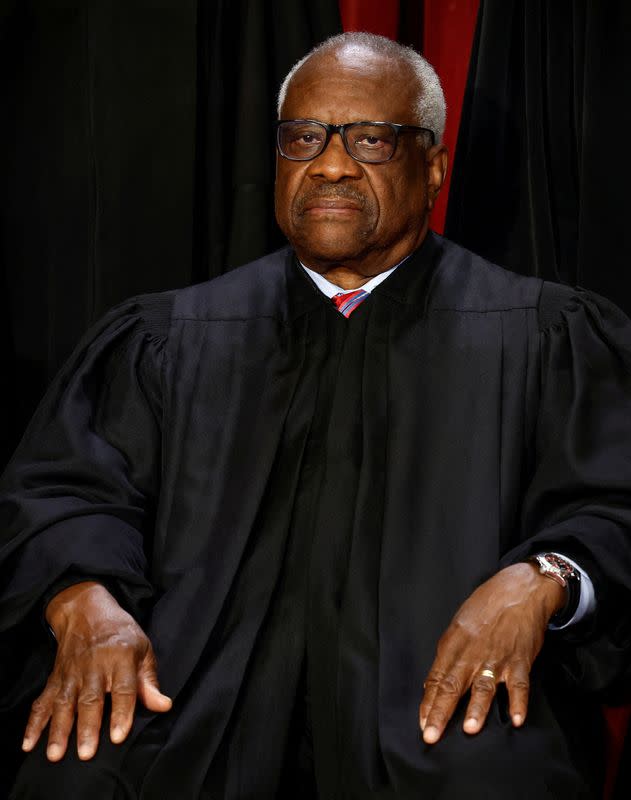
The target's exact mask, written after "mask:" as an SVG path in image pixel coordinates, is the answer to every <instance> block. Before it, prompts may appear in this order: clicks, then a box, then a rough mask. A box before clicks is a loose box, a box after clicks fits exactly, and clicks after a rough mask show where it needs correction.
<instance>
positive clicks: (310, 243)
mask: <svg viewBox="0 0 631 800" xmlns="http://www.w3.org/2000/svg"><path fill="white" fill-rule="evenodd" d="M335 227H336V228H339V226H335ZM288 238H289V241H290V242H291V244H292V246H293V247H294V249H295V250H296V252H297V253H298V254H299V255H300V256H301V257H303V260H304V259H313V260H315V261H326V262H336V263H341V262H344V261H354V260H356V259H358V258H361V257H362V255H363V254H364V253H365V252H366V250H367V241H366V238H367V236H366V233H365V232H363V231H361V232H358V231H357V230H342V231H341V232H340V230H339V229H338V230H334V231H332V230H330V229H329V230H326V229H325V230H318V231H316V232H312V231H309V232H308V233H307V232H306V231H300V232H296V235H294V236H292V237H288Z"/></svg>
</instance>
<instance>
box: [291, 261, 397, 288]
mask: <svg viewBox="0 0 631 800" xmlns="http://www.w3.org/2000/svg"><path fill="white" fill-rule="evenodd" d="M408 258H409V256H406V257H405V258H404V259H403V261H406V260H407V259H408ZM403 261H399V263H398V264H395V265H394V267H391V268H390V269H389V270H386V272H380V273H379V275H375V277H374V278H371V279H370V280H369V281H367V282H366V283H365V284H364V285H363V286H361V287H360V288H361V289H363V290H364V291H365V292H368V294H370V292H372V290H373V289H375V288H376V287H377V286H379V284H380V283H382V282H383V281H385V279H386V278H387V277H388V275H392V273H393V272H394V271H395V269H396V268H397V267H399V266H401V264H403ZM300 266H301V267H302V268H303V269H304V271H305V272H306V273H307V275H308V276H309V277H310V278H311V280H312V281H313V282H314V283H315V285H316V286H317V287H318V289H319V290H320V291H321V292H322V294H323V295H325V296H326V297H335V295H336V294H339V293H340V292H342V293H343V294H348V293H349V292H354V291H356V290H355V289H342V288H341V287H340V286H336V285H335V284H334V283H331V281H328V280H327V279H326V278H325V277H324V276H323V275H320V273H319V272H314V271H313V270H312V269H309V267H305V265H304V264H303V263H302V261H301V262H300Z"/></svg>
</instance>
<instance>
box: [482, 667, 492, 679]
mask: <svg viewBox="0 0 631 800" xmlns="http://www.w3.org/2000/svg"><path fill="white" fill-rule="evenodd" d="M480 677H481V678H490V679H491V680H493V681H494V680H495V673H494V672H493V670H492V669H483V670H482V672H481V673H480Z"/></svg>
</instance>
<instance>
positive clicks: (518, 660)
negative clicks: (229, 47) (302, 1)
mask: <svg viewBox="0 0 631 800" xmlns="http://www.w3.org/2000/svg"><path fill="white" fill-rule="evenodd" d="M279 118H280V120H281V121H280V122H279V125H278V150H279V154H278V162H277V183H276V213H277V218H278V222H279V225H280V227H281V228H282V230H283V231H284V233H285V234H286V236H287V238H288V240H289V241H290V243H291V248H290V249H286V250H282V251H280V252H278V253H275V254H273V255H271V256H268V257H266V258H263V259H261V260H260V261H258V262H255V263H254V264H251V265H248V266H246V267H244V268H242V269H239V270H235V271H233V272H232V273H230V274H228V275H225V276H223V277H221V278H219V279H218V280H215V281H212V282H210V283H208V284H204V285H201V286H198V287H193V288H190V289H186V290H183V291H179V292H175V293H169V294H164V295H153V296H147V297H143V298H137V299H135V300H132V301H130V302H128V303H126V304H123V305H122V306H120V307H119V308H118V309H115V310H114V311H113V312H111V313H110V315H109V316H107V317H106V318H105V320H104V321H103V322H102V323H101V324H100V325H98V326H97V327H96V329H95V330H94V331H92V332H91V334H90V336H89V337H88V338H87V339H86V340H85V341H84V342H83V343H82V344H81V345H80V347H79V348H78V350H77V352H76V353H75V355H74V356H73V358H72V359H71V360H70V362H69V364H68V365H67V366H66V367H65V368H64V370H63V371H62V373H61V375H60V377H59V379H58V381H57V383H56V385H55V386H54V387H53V388H52V389H51V392H50V393H49V395H48V397H47V399H46V400H45V401H44V403H43V405H42V407H41V408H40V410H39V412H38V414H37V416H36V418H35V420H34V421H33V423H32V425H31V427H30V428H29V431H28V432H27V434H26V437H25V440H24V442H23V443H22V445H21V447H20V449H19V451H18V453H17V454H16V456H15V459H14V461H13V463H12V465H11V466H10V467H9V470H8V472H7V474H6V476H5V480H4V491H5V498H6V500H5V504H4V506H3V510H2V514H3V516H2V520H3V526H2V527H3V536H4V542H5V544H4V547H3V562H2V563H3V570H4V572H3V577H4V580H5V584H4V586H5V588H4V590H3V594H2V617H1V620H2V624H3V627H4V629H7V630H9V629H11V628H12V627H15V626H19V625H21V626H22V627H23V628H28V626H29V625H30V626H31V629H32V631H33V642H36V641H38V640H37V638H36V636H37V634H36V632H37V630H38V625H40V624H41V614H42V612H43V610H44V609H45V616H46V619H47V620H48V622H49V624H50V626H51V627H52V631H53V633H54V635H55V638H56V639H57V653H56V660H55V665H54V669H53V671H52V674H51V675H50V678H49V679H48V682H47V684H46V687H45V688H44V689H43V691H42V693H41V695H40V696H39V698H38V700H37V701H36V702H35V704H34V706H33V711H32V714H31V717H30V719H29V723H28V726H27V730H26V734H25V744H24V747H25V749H26V750H27V751H32V752H31V754H30V755H29V756H28V757H27V758H26V761H25V764H24V767H23V769H22V771H21V773H20V775H19V776H18V780H17V783H16V787H15V789H14V793H13V797H15V798H27V797H28V798H31V797H48V798H55V797H68V796H72V797H88V796H89V797H93V798H101V797H103V798H112V797H116V798H118V797H142V798H145V799H146V798H198V797H200V798H219V797H221V798H250V797H251V798H274V797H316V796H317V797H320V798H326V800H330V799H331V798H380V799H382V798H398V797H401V798H413V797H414V798H417V797H423V798H441V799H442V800H455V799H456V798H462V797H473V798H505V797H507V796H508V795H509V793H510V794H511V796H514V797H519V798H529V799H530V798H543V797H558V798H591V797H598V796H599V780H600V777H601V764H602V729H601V724H600V722H599V715H598V709H597V705H596V702H597V693H598V692H602V691H604V690H606V689H608V688H611V687H615V685H616V682H620V681H621V680H623V679H624V678H625V670H626V666H627V658H628V643H629V619H628V613H627V611H626V609H627V607H628V606H627V603H628V599H629V591H630V590H631V547H630V544H629V534H630V531H631V508H630V500H631V413H629V412H631V373H630V370H629V367H630V366H631V349H630V346H629V342H631V339H630V338H629V336H630V329H629V326H628V322H627V320H626V318H624V317H623V316H622V315H621V314H620V312H618V311H617V310H616V309H615V308H613V307H612V306H611V305H609V304H608V303H606V302H605V301H602V300H600V299H598V298H594V297H592V296H590V295H587V294H586V293H584V292H575V291H572V290H570V289H566V288H563V287H560V286H556V285H549V284H543V283H542V282H541V281H539V280H535V279H529V278H523V277H519V276H516V275H512V274H510V273H507V272H505V271H503V270H501V269H500V268H498V267H494V266H492V265H490V264H488V263H486V262H484V261H483V260H481V259H479V258H477V257H476V256H474V255H472V254H470V253H468V252H466V251H463V250H462V249H460V248H458V247H456V246H455V245H452V244H451V243H449V242H447V241H445V240H442V239H441V238H440V237H437V236H435V235H434V234H432V233H431V232H430V231H429V228H428V215H429V212H430V211H431V208H432V205H433V203H434V200H435V198H436V196H437V194H438V192H439V191H440V188H441V185H442V182H443V178H444V174H445V169H446V160H447V157H446V153H445V148H444V147H443V145H442V144H440V137H441V133H442V126H443V123H444V100H443V98H442V92H441V91H440V85H439V83H438V81H437V79H436V77H435V75H434V73H433V71H432V70H431V68H430V67H429V65H427V64H426V62H424V61H423V60H422V59H420V57H418V56H417V55H416V54H413V53H412V52H411V51H409V50H406V49H404V48H401V47H399V46H398V45H395V44H394V43H391V42H388V41H387V40H385V39H381V38H380V37H373V36H369V35H367V34H347V35H343V36H340V37H335V38H334V39H332V40H329V41H327V42H325V43H324V44H323V45H321V46H320V47H319V48H317V49H316V50H315V51H313V52H312V53H311V54H310V55H309V56H308V57H307V58H306V59H305V60H303V62H301V63H300V64H299V65H297V67H296V68H295V69H294V70H292V72H291V73H290V75H289V76H288V80H287V81H286V82H285V85H284V86H283V88H282V90H281V94H280V99H279ZM359 123H361V124H359ZM253 135H254V134H253ZM489 147H490V148H492V143H489ZM339 295H342V296H339ZM330 297H332V299H333V301H334V302H333V303H332V302H331V300H330V299H329V298H330ZM338 309H339V310H338ZM340 312H341V313H340ZM534 555H538V556H539V562H536V563H535V562H533V561H531V560H529V559H530V557H531V556H534ZM579 576H582V577H579ZM550 627H552V628H553V629H554V628H557V629H560V630H549V628H550ZM544 642H545V644H544ZM542 646H543V647H544V650H543V652H542V653H541V654H540V656H539V658H537V656H538V655H539V653H540V650H541V648H542ZM535 659H536V661H535ZM43 663H44V662H43V655H42V653H41V650H40V649H36V648H35V645H34V650H33V654H32V657H31V659H30V660H29V661H28V662H27V665H26V667H25V678H24V681H23V682H22V685H23V686H24V685H27V684H28V681H30V684H29V685H31V686H32V685H33V682H34V681H36V680H37V679H38V677H39V676H40V675H41V674H42V664H43ZM158 674H159V675H160V687H162V689H163V690H164V691H165V692H166V694H163V693H162V692H161V690H160V688H158V677H157V675H158ZM423 686H425V690H423ZM104 697H111V705H110V704H109V700H108V709H107V711H106V714H105V718H104V717H103V713H104V711H103V709H104ZM137 698H139V700H140V701H141V702H140V703H139V704H137V705H136V701H137ZM135 706H136V707H135ZM103 719H104V721H103ZM46 725H49V730H48V733H47V734H46V733H45V732H44V729H45V727H46ZM102 726H103V728H104V732H103V733H101V734H100V733H99V732H100V730H101V727H102ZM108 734H109V735H108Z"/></svg>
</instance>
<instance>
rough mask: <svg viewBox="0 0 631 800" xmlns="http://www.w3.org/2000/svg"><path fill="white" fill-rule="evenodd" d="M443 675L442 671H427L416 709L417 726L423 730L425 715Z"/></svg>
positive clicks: (432, 702) (425, 722)
mask: <svg viewBox="0 0 631 800" xmlns="http://www.w3.org/2000/svg"><path fill="white" fill-rule="evenodd" d="M444 675H445V674H444V673H443V672H438V671H436V670H433V671H432V672H430V673H429V675H428V676H427V678H426V680H425V683H424V684H423V697H422V699H421V704H420V706H419V710H418V715H419V727H420V728H421V730H425V725H426V724H427V715H428V714H429V711H430V709H431V707H432V706H433V705H434V699H435V697H436V692H437V691H438V687H439V686H440V682H441V681H442V679H443V678H444Z"/></svg>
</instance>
